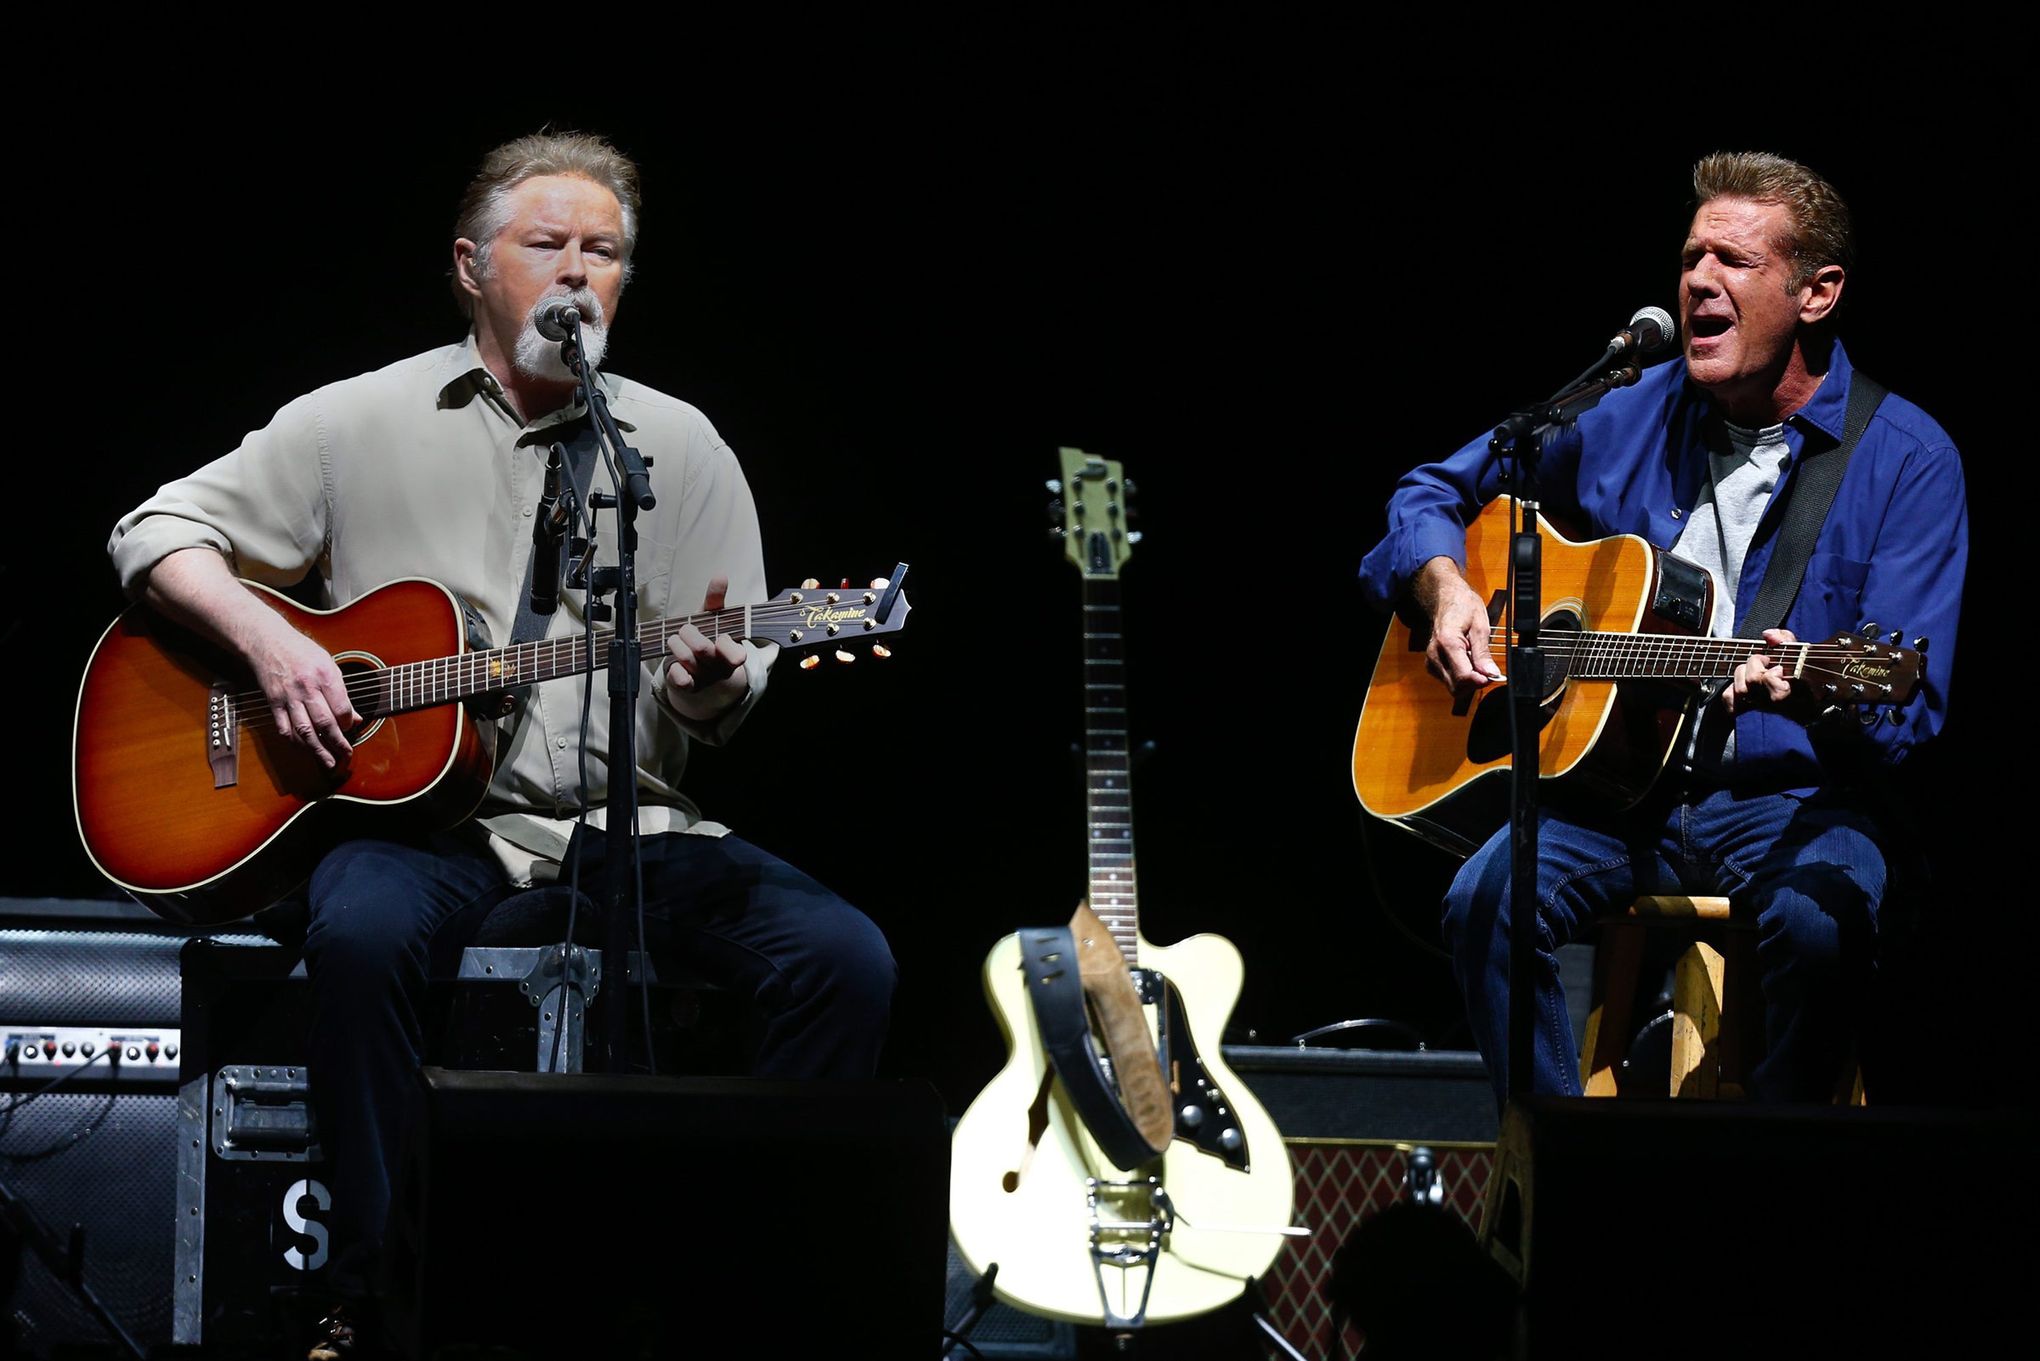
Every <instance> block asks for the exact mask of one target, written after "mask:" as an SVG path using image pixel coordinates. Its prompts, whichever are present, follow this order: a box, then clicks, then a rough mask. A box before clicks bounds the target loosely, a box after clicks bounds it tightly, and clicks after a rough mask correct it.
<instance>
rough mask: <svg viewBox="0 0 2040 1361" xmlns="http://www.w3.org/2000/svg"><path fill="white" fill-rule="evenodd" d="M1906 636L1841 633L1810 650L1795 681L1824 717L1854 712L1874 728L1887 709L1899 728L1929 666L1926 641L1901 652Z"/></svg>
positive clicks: (1868, 630) (1867, 629)
mask: <svg viewBox="0 0 2040 1361" xmlns="http://www.w3.org/2000/svg"><path fill="white" fill-rule="evenodd" d="M1901 636H1902V635H1901V633H1900V632H1899V631H1897V630H1893V632H1892V634H1891V636H1890V638H1889V639H1885V638H1883V637H1882V636H1881V630H1880V629H1879V628H1878V627H1877V625H1875V624H1867V625H1865V626H1864V627H1863V629H1862V630H1861V631H1860V632H1857V633H1838V634H1836V635H1835V636H1834V637H1832V638H1830V639H1828V640H1827V641H1826V642H1824V643H1815V644H1813V645H1812V646H1811V647H1809V648H1808V649H1807V650H1806V656H1805V660H1804V662H1803V663H1802V664H1801V666H1800V669H1799V675H1798V677H1797V678H1796V679H1797V680H1799V681H1800V683H1801V687H1802V689H1803V692H1804V693H1805V695H1806V697H1807V698H1808V699H1810V700H1812V701H1813V702H1814V703H1815V705H1816V706H1817V707H1818V708H1819V709H1820V711H1821V713H1822V714H1823V716H1829V715H1833V714H1834V713H1835V711H1837V710H1840V711H1843V712H1851V711H1854V712H1857V714H1858V717H1859V719H1860V720H1861V721H1862V722H1864V723H1866V724H1867V723H1875V722H1876V721H1877V719H1878V712H1877V711H1878V710H1880V709H1882V710H1884V711H1885V712H1886V713H1888V714H1889V715H1890V719H1891V722H1892V723H1893V724H1894V725H1896V724H1897V723H1898V722H1899V721H1900V720H1899V717H1898V712H1897V711H1898V709H1899V707H1900V706H1902V705H1904V704H1906V703H1907V702H1908V701H1910V700H1911V699H1912V697H1913V695H1914V693H1915V692H1916V691H1917V690H1918V689H1919V684H1920V670H1921V668H1922V667H1923V666H1924V665H1925V664H1926V659H1925V658H1924V656H1922V654H1923V653H1924V652H1925V650H1926V646H1927V640H1926V639H1924V638H1915V639H1913V645H1912V646H1911V647H1901V646H1899V642H1898V640H1899V638H1900V637H1901Z"/></svg>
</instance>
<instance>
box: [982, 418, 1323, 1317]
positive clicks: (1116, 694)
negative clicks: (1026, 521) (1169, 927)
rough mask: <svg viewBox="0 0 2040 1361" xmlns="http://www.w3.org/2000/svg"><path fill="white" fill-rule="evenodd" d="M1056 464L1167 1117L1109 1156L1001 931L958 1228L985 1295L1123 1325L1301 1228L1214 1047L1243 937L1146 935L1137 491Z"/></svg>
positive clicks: (1105, 779)
mask: <svg viewBox="0 0 2040 1361" xmlns="http://www.w3.org/2000/svg"><path fill="white" fill-rule="evenodd" d="M1062 468H1063V478H1062V482H1061V483H1060V484H1059V487H1058V489H1059V490H1060V491H1061V492H1062V494H1063V497H1064V498H1065V503H1066V504H1065V508H1063V509H1061V510H1059V511H1058V512H1057V513H1058V514H1059V516H1060V517H1061V519H1062V521H1063V524H1062V529H1061V532H1062V533H1063V535H1064V537H1065V539H1066V541H1067V545H1068V551H1069V556H1070V558H1071V560H1072V561H1074V562H1075V563H1076V564H1077V566H1078V568H1079V569H1080V570H1081V571H1082V573H1083V615H1082V617H1083V634H1084V690H1083V694H1084V738H1085V741H1084V771H1085V787H1086V789H1087V790H1088V791H1089V792H1088V795H1087V804H1088V810H1087V811H1088V815H1089V816H1088V827H1089V849H1090V897H1089V899H1088V902H1089V906H1090V908H1091V910H1092V912H1094V913H1095V914H1096V917H1097V919H1098V921H1099V922H1101V923H1102V924H1103V926H1104V927H1105V929H1106V930H1107V931H1108V932H1109V934H1110V936H1111V945H1110V948H1114V949H1116V950H1117V952H1118V954H1119V956H1120V957H1121V960H1122V962H1123V966H1124V967H1125V968H1126V969H1127V970H1129V971H1130V972H1131V975H1132V978H1133V981H1134V983H1135V986H1136V990H1137V992H1138V994H1139V996H1140V997H1141V999H1142V1002H1143V1007H1142V1009H1143V1011H1144V1012H1145V1013H1146V1014H1147V1024H1148V1026H1149V1029H1150V1031H1151V1033H1152V1035H1153V1038H1154V1042H1155V1044H1156V1045H1157V1047H1158V1048H1159V1050H1160V1053H1161V1056H1162V1070H1163V1072H1164V1074H1165V1075H1166V1078H1167V1081H1168V1085H1169V1088H1170V1093H1169V1094H1170V1098H1171V1099H1170V1101H1169V1105H1170V1106H1171V1107H1172V1108H1173V1131H1172V1137H1164V1139H1163V1140H1162V1142H1163V1143H1164V1144H1165V1145H1166V1147H1164V1148H1163V1149H1162V1151H1161V1153H1160V1156H1158V1157H1156V1158H1155V1159H1154V1160H1153V1161H1152V1162H1150V1163H1148V1164H1146V1165H1144V1166H1140V1167H1137V1168H1133V1169H1123V1168H1120V1167H1118V1166H1116V1165H1115V1164H1114V1163H1113V1161H1112V1160H1111V1159H1110V1158H1108V1157H1107V1156H1106V1155H1105V1153H1104V1152H1103V1150H1102V1149H1101V1148H1100V1147H1099V1145H1098V1142H1097V1141H1096V1140H1095V1139H1094V1138H1093V1137H1092V1135H1091V1132H1090V1131H1089V1130H1088V1129H1087V1128H1086V1126H1085V1124H1084V1121H1083V1120H1082V1119H1081V1118H1080V1117H1079V1116H1078V1114H1077V1112H1076V1109H1075V1107H1074V1106H1073V1104H1072V1102H1071V1099H1070V1095H1069V1092H1068V1091H1067V1089H1066V1088H1065V1086H1064V1084H1063V1082H1062V1080H1061V1079H1060V1078H1058V1077H1057V1075H1056V1073H1055V1071H1054V1069H1053V1067H1052V1066H1051V1063H1050V1060H1049V1058H1048V1055H1047V1054H1046V1052H1045V1051H1044V1048H1043V1044H1042V1040H1041V1036H1040V1033H1039V1031H1038V1030H1037V1029H1036V1027H1035V1024H1034V1019H1033V1016H1032V1014H1031V1011H1030V1007H1031V1004H1030V1002H1029V999H1028V996H1027V984H1026V982H1025V976H1024V974H1023V971H1022V965H1023V960H1022V951H1021V940H1020V937H1019V936H1018V935H1012V936H1007V937H1006V938H1005V939H1004V940H1002V941H1000V942H999V943H998V944H997V945H995V946H993V947H992V951H991V954H990V955H989V956H987V957H986V959H985V965H984V986H985V994H986V997H987V999H988V1000H989V1001H990V1003H991V1007H992V1011H993V1014H994V1016H995V1017H996V1018H997V1020H998V1022H999V1027H1000V1029H1001V1030H1002V1031H1003V1032H1004V1034H1005V1037H1006V1042H1007V1044H1008V1046H1009V1047H1010V1050H1011V1053H1010V1055H1009V1057H1008V1059H1007V1062H1006V1066H1005V1067H1004V1068H1003V1069H1002V1070H1001V1071H1000V1072H999V1074H998V1075H997V1076H996V1077H994V1078H993V1079H992V1081H991V1083H990V1084H989V1085H987V1086H986V1087H985V1089H984V1090H983V1091H982V1092H980V1093H979V1094H978V1097H977V1099H976V1100H975V1101H973V1102H972V1103H971V1105H970V1108H969V1109H968V1110H966V1111H965V1112H964V1114H963V1118H962V1119H961V1120H960V1121H958V1122H957V1126H956V1131H955V1134H954V1136H953V1139H952V1145H951V1155H950V1182H949V1215H950V1231H951V1233H952V1235H953V1236H954V1237H955V1240H956V1247H957V1251H958V1253H959V1254H960V1255H961V1256H962V1258H963V1260H964V1262H965V1263H966V1264H968V1265H969V1267H970V1268H971V1270H973V1271H975V1272H977V1273H978V1274H979V1275H980V1276H982V1275H984V1274H986V1273H988V1272H991V1271H992V1270H993V1268H994V1267H996V1269H997V1270H996V1274H995V1275H994V1276H993V1279H992V1288H993V1292H994V1293H995V1294H996V1295H997V1296H998V1297H999V1298H1000V1299H1001V1300H1003V1301H1005V1302H1006V1303H1008V1304H1011V1305H1014V1306H1016V1307H1018V1308H1020V1309H1024V1310H1027V1311H1030V1312H1033V1313H1037V1314H1044V1315H1047V1316H1049V1317H1051V1318H1058V1319H1064V1320H1068V1321H1070V1322H1075V1323H1089V1324H1102V1325H1105V1326H1112V1327H1124V1326H1133V1325H1138V1324H1141V1323H1162V1322H1167V1321H1170V1320H1172V1319H1181V1318H1187V1317H1191V1316H1193V1315H1197V1314H1202V1313H1207V1312H1209V1311H1210V1310H1213V1309H1216V1308H1218V1307H1220V1306H1221V1305H1224V1304H1225V1303H1227V1302H1228V1301H1230V1300H1232V1299H1235V1298H1237V1297H1238V1296H1239V1295H1240V1293H1241V1292H1242V1291H1243V1290H1244V1289H1245V1287H1246V1283H1247V1281H1248V1280H1249V1279H1250V1278H1253V1277H1258V1276H1260V1275H1262V1274H1263V1273H1264V1272H1266V1271H1267V1269H1268V1265H1269V1263H1270V1262H1272V1261H1273V1260H1274V1258H1275V1254H1276V1253H1277V1252H1278V1251H1280V1250H1281V1247H1282V1244H1283V1242H1284V1240H1285V1237H1286V1236H1288V1235H1290V1234H1294V1233H1299V1232H1302V1231H1301V1230H1296V1229H1292V1228H1290V1227H1289V1221H1290V1209H1291V1197H1292V1184H1291V1180H1290V1167H1289V1155H1288V1151H1287V1150H1286V1149H1285V1148H1284V1147H1283V1145H1282V1137H1281V1135H1280V1134H1279V1133H1277V1132H1276V1128H1275V1124H1274V1121H1272V1120H1271V1119H1270V1118H1269V1116H1268V1113H1267V1111H1266V1110H1264V1109H1263V1108H1262V1107H1261V1105H1260V1103H1259V1102H1258V1101H1257V1100H1255V1098H1254V1096H1253V1093H1251V1092H1250V1091H1248V1090H1247V1088H1246V1086H1245V1084H1243V1083H1242V1082H1240V1080H1239V1079H1238V1078H1237V1077H1235V1076H1234V1075H1233V1073H1232V1071H1231V1070H1230V1069H1229V1068H1228V1067H1227V1066H1226V1065H1225V1063H1224V1061H1223V1059H1222V1057H1221V1055H1220V1050H1219V1040H1220V1036H1221V1034H1222V1033H1223V1031H1224V1029H1225V1023H1226V1021H1227V1019H1228V1018H1229V1017H1230V1016H1231V1014H1232V1009H1233V1004H1234V1003H1235V1002H1237V1001H1238V1000H1239V992H1240V984H1241V982H1242V980H1243V977H1244V971H1243V968H1242V966H1241V962H1240V955H1239V951H1238V950H1236V949H1235V948H1234V947H1233V946H1232V944H1231V943H1230V942H1229V941H1226V940H1225V939H1223V938H1222V937H1219V936H1213V935H1204V936H1194V937H1192V938H1190V939H1188V940H1184V941H1181V942H1178V943H1177V944H1175V945H1171V946H1156V945H1154V944H1152V943H1151V942H1150V941H1148V940H1147V939H1146V937H1144V936H1143V935H1142V934H1141V931H1140V920H1139V909H1138V900H1137V896H1136V887H1135V882H1134V856H1133V801H1132V794H1131V790H1130V777H1131V764H1130V761H1129V758H1128V752H1127V742H1126V689H1125V677H1124V670H1125V667H1124V665H1123V661H1124V659H1123V656H1122V654H1121V649H1120V642H1121V630H1120V607H1119V579H1118V578H1119V569H1120V567H1121V565H1122V564H1123V563H1124V562H1125V561H1126V559H1127V556H1128V555H1129V553H1130V552H1131V549H1132V544H1133V540H1134V539H1135V538H1136V537H1138V536H1137V533H1135V532H1130V531H1128V530H1127V529H1126V527H1125V517H1124V513H1123V509H1124V505H1125V501H1126V497H1127V496H1128V495H1129V494H1130V493H1131V492H1132V487H1131V485H1130V484H1128V483H1127V482H1126V481H1125V479H1124V478H1123V476H1122V475H1121V468H1120V465H1119V464H1118V463H1116V462H1111V461H1108V460H1105V459H1099V458H1094V457H1092V456H1090V455H1088V454H1086V453H1084V452H1083V451H1082V450H1080V449H1064V450H1062ZM1101 1047H1102V1046H1101ZM1165 1131H1166V1126H1165Z"/></svg>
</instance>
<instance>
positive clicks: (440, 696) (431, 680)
mask: <svg viewBox="0 0 2040 1361" xmlns="http://www.w3.org/2000/svg"><path fill="white" fill-rule="evenodd" d="M812 608H814V607H813V605H811V604H807V603H803V604H798V605H796V604H792V603H790V602H787V601H767V602H765V603H764V604H759V605H752V606H751V607H750V613H751V633H752V634H753V635H756V634H759V633H763V632H768V631H771V630H772V629H774V628H776V627H778V626H779V625H782V624H790V623H798V622H799V621H800V620H801V619H802V618H803V617H804V616H806V615H807V614H808V612H809V611H810V610H811V609H812ZM743 622H744V607H743V606H741V605H732V606H728V607H725V608H723V609H720V610H704V611H702V612H701V613H700V614H690V615H676V616H673V617H671V618H668V619H654V620H650V621H648V622H646V623H643V624H640V625H639V626H638V630H637V640H638V643H639V644H640V645H641V646H656V647H658V648H660V649H663V648H664V647H665V644H666V640H667V639H668V638H671V637H672V636H673V635H674V634H676V633H678V632H679V631H680V630H681V629H682V628H684V627H686V626H687V625H689V624H692V625H694V626H695V627H697V628H700V627H701V626H702V625H704V624H711V623H712V624H713V625H714V629H713V631H712V632H709V636H710V637H711V638H721V637H736V636H738V635H739V633H740V631H741V629H742V627H743ZM704 632H708V630H704ZM615 637H616V630H615V629H600V630H597V631H596V633H595V644H596V647H597V649H598V651H599V650H602V649H606V648H607V647H608V645H609V643H610V642H611V641H612V640H613V639H614V638H615ZM767 641H777V640H767ZM540 648H546V649H550V650H551V651H552V652H553V653H554V654H557V653H558V652H559V651H560V650H561V649H564V650H565V652H566V661H565V664H564V665H562V663H561V660H560V658H559V656H558V655H553V656H549V657H547V658H546V659H545V660H546V662H547V663H548V664H549V665H551V666H553V667H556V668H558V669H557V670H555V671H554V673H553V675H552V676H548V677H545V679H548V680H551V679H557V678H558V677H560V676H569V675H578V674H580V673H581V672H582V671H586V670H589V669H591V666H592V664H591V663H589V662H588V661H587V660H586V653H587V640H586V639H585V638H581V637H575V638H535V639H532V640H530V641H528V642H523V643H512V644H510V645H509V646H507V647H500V648H493V649H489V650H486V651H479V652H462V653H457V654H455V655H454V656H451V657H432V658H427V659H425V660H422V661H416V662H399V663H397V664H396V665H395V666H379V667H374V668H371V669H369V670H366V671H349V672H347V673H346V675H345V676H344V677H343V681H342V683H343V685H344V686H345V688H346V690H347V697H348V699H349V700H350V701H355V708H356V711H357V712H359V711H360V710H361V708H362V702H363V701H380V700H384V699H391V698H394V697H395V696H397V695H403V696H405V697H406V699H409V698H411V697H413V695H414V693H415V697H416V698H417V699H418V700H420V701H421V702H418V703H415V704H410V703H405V704H397V703H392V704H390V705H388V706H387V707H381V706H378V707H377V709H376V712H375V713H373V714H363V717H365V718H375V717H384V716H387V715H391V714H399V713H407V712H413V711H415V710H417V709H429V708H434V707H436V706H438V705H441V704H450V703H453V702H455V701H456V700H458V699H461V698H464V697H466V696H469V695H475V694H484V693H486V692H488V691H489V690H491V689H497V688H507V687H510V686H516V685H527V684H532V683H534V682H532V681H529V680H519V679H511V678H507V677H502V676H491V675H488V674H487V661H488V659H489V658H507V657H510V656H512V655H516V656H517V657H518V659H519V666H518V667H517V668H516V671H517V673H518V674H519V675H523V674H526V673H528V672H529V671H531V670H534V669H538V668H537V665H536V664H537V663H538V661H539V657H538V649H540ZM505 670H506V671H507V670H509V668H507V667H506V668H505ZM485 680H486V681H496V682H500V684H496V685H491V684H482V683H481V682H483V681H485ZM448 682H452V684H451V685H449V684H448ZM455 692H458V693H455ZM227 698H228V700H229V702H230V703H232V704H233V706H234V712H235V726H236V727H248V728H259V727H266V726H272V725H273V724H274V722H275V718H274V715H273V714H272V713H271V711H270V709H269V707H268V706H269V698H268V696H267V695H265V694H264V693H263V692H262V691H261V690H241V691H237V692H235V693H233V694H231V695H229V696H228V697H227Z"/></svg>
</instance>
